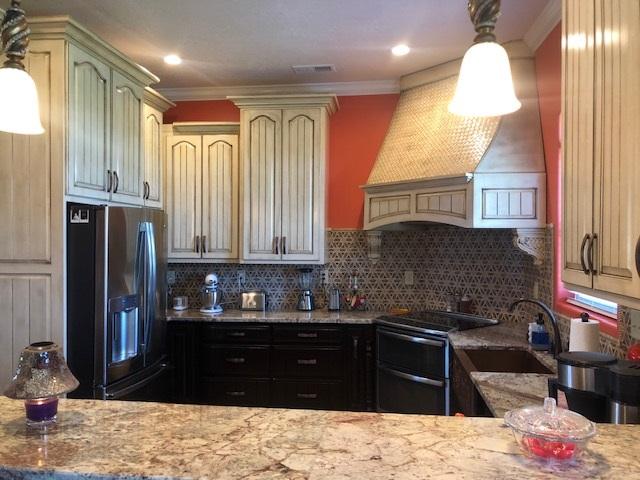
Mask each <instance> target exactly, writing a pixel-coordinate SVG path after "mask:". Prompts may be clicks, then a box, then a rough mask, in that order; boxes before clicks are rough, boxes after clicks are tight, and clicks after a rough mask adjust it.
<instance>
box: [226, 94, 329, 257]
mask: <svg viewBox="0 0 640 480" xmlns="http://www.w3.org/2000/svg"><path fill="white" fill-rule="evenodd" d="M230 99H231V100H232V101H233V102H234V103H235V104H236V105H238V106H239V107H240V139H241V142H242V148H241V157H242V158H241V165H242V172H243V173H242V192H243V194H242V199H243V201H242V205H241V209H242V214H241V216H242V224H241V225H242V231H241V236H242V245H243V249H242V253H241V258H242V260H243V261H245V262H249V263H250V262H261V263H324V253H325V225H326V220H325V211H326V209H325V197H326V179H325V177H326V168H327V167H326V165H327V141H328V118H329V115H330V114H331V113H333V111H335V109H336V108H337V102H336V98H335V96H332V95H300V96H276V97H262V96H261V97H230Z"/></svg>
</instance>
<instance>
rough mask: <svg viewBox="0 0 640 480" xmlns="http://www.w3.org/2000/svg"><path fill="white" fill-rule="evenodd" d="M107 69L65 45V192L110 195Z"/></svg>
mask: <svg viewBox="0 0 640 480" xmlns="http://www.w3.org/2000/svg"><path fill="white" fill-rule="evenodd" d="M110 99H111V71H110V69H109V67H108V66H107V65H105V64H104V63H102V62H100V61H98V60H96V59H95V58H94V57H93V56H91V55H90V54H89V53H87V52H85V51H84V50H82V49H80V48H78V47H76V46H74V45H69V100H68V108H69V136H68V141H69V145H68V149H69V151H68V156H69V158H68V162H67V194H69V195H75V196H82V197H90V198H95V199H98V200H108V199H109V197H110V192H109V187H110V181H111V179H110V175H109V172H108V170H110V151H111V143H110V141H109V132H110V130H111V127H110V122H111V111H110V110H111V101H110Z"/></svg>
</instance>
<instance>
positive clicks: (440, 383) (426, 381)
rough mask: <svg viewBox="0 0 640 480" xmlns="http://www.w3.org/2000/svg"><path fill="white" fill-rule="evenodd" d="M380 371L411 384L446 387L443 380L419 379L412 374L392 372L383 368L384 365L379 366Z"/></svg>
mask: <svg viewBox="0 0 640 480" xmlns="http://www.w3.org/2000/svg"><path fill="white" fill-rule="evenodd" d="M378 369H380V370H382V371H383V372H387V373H388V374H389V375H394V376H396V377H399V378H403V379H404V380H409V381H410V382H416V383H423V384H425V385H431V386H433V387H444V382H443V381H442V380H432V379H430V378H426V377H419V376H417V375H411V374H410V373H404V372H399V371H397V370H392V369H391V368H387V367H383V366H382V365H378Z"/></svg>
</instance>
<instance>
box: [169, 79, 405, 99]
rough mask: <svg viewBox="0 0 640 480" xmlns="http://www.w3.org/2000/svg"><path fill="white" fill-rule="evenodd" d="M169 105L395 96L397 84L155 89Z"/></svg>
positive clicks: (331, 83)
mask: <svg viewBox="0 0 640 480" xmlns="http://www.w3.org/2000/svg"><path fill="white" fill-rule="evenodd" d="M157 90H158V91H159V92H160V93H162V94H163V95H164V96H165V97H167V98H170V99H171V100H173V101H180V100H226V99H227V97H237V96H254V95H283V94H284V95H295V94H310V93H311V94H335V95H382V94H386V93H399V92H400V82H399V81H398V80H368V81H362V82H327V83H290V84H279V85H243V86H236V87H193V88H158V89H157Z"/></svg>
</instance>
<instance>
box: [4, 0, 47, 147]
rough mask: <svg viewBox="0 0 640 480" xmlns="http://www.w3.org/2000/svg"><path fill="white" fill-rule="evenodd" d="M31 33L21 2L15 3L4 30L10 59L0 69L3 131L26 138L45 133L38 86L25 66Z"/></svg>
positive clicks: (10, 9)
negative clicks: (24, 61)
mask: <svg viewBox="0 0 640 480" xmlns="http://www.w3.org/2000/svg"><path fill="white" fill-rule="evenodd" d="M30 33H31V30H30V29H29V25H28V24H27V19H26V17H25V12H24V10H23V9H22V8H20V0H12V1H11V6H10V7H9V9H8V10H7V12H6V14H5V16H4V19H3V20H2V27H1V29H0V34H1V36H2V49H3V52H4V54H5V56H6V60H5V62H4V64H3V65H2V67H1V68H0V131H3V132H9V133H20V134H25V135H37V134H40V133H43V132H44V128H42V123H41V122H40V107H39V104H38V92H37V90H36V84H35V82H34V81H33V78H31V76H30V75H29V74H28V73H27V72H26V70H25V67H24V63H23V60H24V58H25V56H26V54H27V47H28V46H29V34H30Z"/></svg>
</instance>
